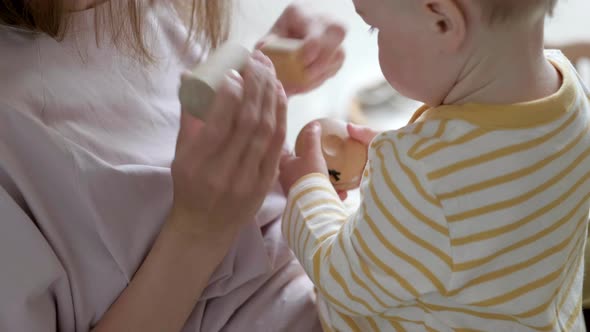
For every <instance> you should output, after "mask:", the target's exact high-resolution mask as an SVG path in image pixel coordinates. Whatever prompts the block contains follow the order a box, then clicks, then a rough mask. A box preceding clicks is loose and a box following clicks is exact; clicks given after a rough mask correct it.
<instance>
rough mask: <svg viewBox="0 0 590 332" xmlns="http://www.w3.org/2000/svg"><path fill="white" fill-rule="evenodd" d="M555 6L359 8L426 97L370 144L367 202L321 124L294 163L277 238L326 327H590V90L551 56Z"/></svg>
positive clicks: (406, 3) (285, 174)
mask: <svg viewBox="0 0 590 332" xmlns="http://www.w3.org/2000/svg"><path fill="white" fill-rule="evenodd" d="M555 2H556V0H518V1H516V0H354V4H355V6H356V9H357V11H358V13H359V15H361V16H362V17H363V19H364V20H365V21H366V22H367V23H368V24H369V25H371V26H372V27H374V29H375V30H376V31H378V34H379V36H378V43H379V60H380V63H381V68H382V71H383V74H384V75H385V77H386V78H387V80H388V81H389V83H390V84H391V85H392V86H393V87H394V88H395V89H397V90H398V91H400V92H401V93H402V94H404V95H406V96H407V97H410V98H413V99H416V100H420V101H422V102H424V104H425V105H424V106H423V107H422V108H420V109H419V110H418V111H417V112H416V114H415V115H414V116H413V118H412V120H411V122H410V124H409V125H408V126H406V127H405V128H402V129H400V130H396V131H389V132H385V133H381V134H379V135H376V137H375V135H374V134H373V135H367V133H368V131H367V130H366V129H359V128H354V127H349V131H350V133H351V135H352V136H353V137H357V138H358V139H359V140H363V141H364V142H366V143H367V144H369V142H370V146H368V148H369V162H368V164H367V166H366V168H365V172H364V174H363V180H362V183H361V195H362V198H361V205H360V207H359V209H358V210H357V211H356V212H355V213H353V214H352V215H350V214H348V213H347V212H346V209H345V207H344V205H343V204H342V202H341V201H340V200H339V199H338V194H337V193H336V191H335V190H334V189H333V188H332V186H331V184H330V181H329V178H328V176H327V175H328V173H327V170H326V167H325V162H324V160H323V157H322V154H321V148H320V128H318V126H317V125H316V126H314V125H312V126H309V127H308V128H307V129H306V130H305V131H304V134H303V135H304V136H303V139H304V145H305V148H304V149H303V150H304V152H302V153H301V154H300V155H298V156H285V157H284V158H283V161H282V165H281V182H282V184H283V187H284V188H285V189H286V190H288V191H289V201H288V207H287V210H286V212H285V215H284V219H283V233H284V236H285V238H286V239H287V241H288V243H289V245H290V247H291V248H292V250H293V251H294V252H295V254H296V255H297V257H298V258H299V260H300V262H301V263H302V265H303V267H304V268H305V270H306V271H307V273H308V275H309V277H310V278H311V279H312V281H313V282H314V284H315V285H316V287H317V290H318V297H319V299H318V306H319V311H320V314H321V317H322V320H323V326H324V329H325V330H326V331H363V332H364V331H584V330H585V327H584V322H583V317H582V315H581V303H582V281H583V280H582V279H583V270H584V261H583V252H584V246H585V241H586V236H585V235H586V230H587V223H588V222H587V220H588V210H589V209H590V202H589V199H590V134H589V132H588V130H589V123H590V118H589V111H590V103H589V100H588V98H589V93H588V91H587V90H585V88H584V87H583V85H582V83H581V81H580V79H579V77H578V76H577V74H576V72H575V70H574V68H573V67H572V65H571V64H570V63H569V61H568V60H567V59H566V58H565V57H564V56H563V55H562V54H561V53H560V52H557V51H544V49H543V30H544V22H545V17H546V16H547V14H548V13H550V12H551V11H552V10H553V7H554V6H555Z"/></svg>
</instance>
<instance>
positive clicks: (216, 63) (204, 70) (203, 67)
mask: <svg viewBox="0 0 590 332" xmlns="http://www.w3.org/2000/svg"><path fill="white" fill-rule="evenodd" d="M249 57H250V52H249V51H248V50H247V49H246V48H244V47H242V46H240V45H238V44H234V43H226V44H224V45H222V46H221V47H219V48H218V49H216V50H215V51H214V52H212V53H211V54H210V55H209V57H208V58H207V60H206V61H205V62H204V63H202V64H200V65H198V66H197V67H196V68H195V69H194V70H193V71H192V73H191V74H190V75H185V76H183V77H182V80H181V85H180V91H179V97H180V103H181V105H182V107H183V109H185V110H186V111H188V112H190V113H191V114H192V115H194V116H196V117H197V118H200V119H205V116H206V114H205V112H207V110H209V107H210V105H211V103H212V102H213V100H214V99H215V94H216V91H217V89H218V88H219V87H220V86H221V84H222V83H223V80H224V78H225V76H226V74H227V73H228V72H229V71H231V70H235V71H238V72H239V71H241V70H242V69H243V68H244V66H245V65H246V63H247V61H248V58H249Z"/></svg>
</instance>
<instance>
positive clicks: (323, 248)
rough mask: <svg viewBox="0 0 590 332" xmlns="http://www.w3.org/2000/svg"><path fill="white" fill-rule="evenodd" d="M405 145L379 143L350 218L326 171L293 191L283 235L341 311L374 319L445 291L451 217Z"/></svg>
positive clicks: (394, 140) (393, 138) (389, 138)
mask: <svg viewBox="0 0 590 332" xmlns="http://www.w3.org/2000/svg"><path fill="white" fill-rule="evenodd" d="M401 140H404V139H401ZM402 143H404V142H401V141H400V139H399V138H398V137H397V133H386V134H384V135H381V136H380V137H378V138H377V139H376V140H375V141H374V143H373V144H372V147H371V151H370V153H369V167H368V169H367V172H366V173H365V176H364V178H363V184H362V187H361V191H362V202H361V206H360V208H359V209H358V211H357V212H356V213H355V214H353V215H352V216H349V215H347V213H346V212H345V208H344V205H343V204H342V202H341V201H340V200H339V199H338V195H337V194H336V192H335V191H334V189H333V188H332V185H331V184H330V181H329V179H327V178H326V177H325V176H324V175H321V174H312V175H308V176H307V177H305V178H303V179H301V180H300V181H299V182H298V183H297V184H296V185H295V186H293V188H292V189H291V192H290V194H289V202H288V206H287V210H286V213H285V216H284V222H283V233H284V236H285V238H286V239H287V241H288V243H289V245H290V247H291V248H292V249H293V251H294V252H295V255H296V256H297V257H298V259H299V261H300V262H301V263H302V265H303V267H304V269H305V270H306V271H307V274H308V275H309V276H310V278H311V279H312V281H313V282H314V284H315V285H316V287H317V288H318V291H319V292H320V294H321V295H322V296H323V297H324V299H325V300H326V301H328V302H329V303H331V304H332V305H333V306H335V307H336V308H337V309H338V310H339V311H342V312H343V313H347V314H351V315H361V316H372V315H376V314H379V313H382V312H385V311H387V310H388V309H392V308H396V307H400V306H403V305H404V304H409V303H412V302H413V301H415V300H416V299H418V298H420V297H421V296H422V295H424V294H427V293H440V294H444V293H445V292H446V287H447V284H448V282H449V279H450V275H451V267H452V260H451V256H450V242H449V234H448V228H447V224H446V220H445V218H444V215H443V213H442V210H441V208H440V204H439V202H438V200H437V199H436V198H435V197H434V196H433V195H432V194H431V193H430V191H429V190H428V185H427V182H426V180H425V176H423V175H422V174H421V173H422V172H421V171H420V170H421V167H420V165H419V163H418V162H417V161H415V160H412V159H411V158H409V157H407V154H406V153H405V151H407V149H404V148H402V147H401V146H403V145H404V144H402ZM405 143H408V142H405ZM410 143H411V142H410ZM405 145H407V144H405Z"/></svg>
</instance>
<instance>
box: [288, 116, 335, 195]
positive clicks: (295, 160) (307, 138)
mask: <svg viewBox="0 0 590 332" xmlns="http://www.w3.org/2000/svg"><path fill="white" fill-rule="evenodd" d="M300 135H301V138H300V139H301V140H302V143H301V144H302V145H301V146H302V148H301V150H300V153H301V154H300V155H297V156H295V155H293V154H283V156H282V157H281V166H280V175H279V180H280V182H281V186H282V187H283V191H284V192H285V193H287V194H288V193H289V190H291V187H292V186H293V185H294V184H295V183H296V182H297V181H299V179H301V178H302V177H304V176H306V175H308V174H312V173H320V174H324V175H325V176H326V177H327V176H328V168H327V166H326V160H325V159H324V155H323V154H322V146H321V145H322V143H321V136H322V133H321V127H320V125H319V124H318V123H317V122H312V123H310V124H308V125H307V126H306V127H305V128H303V130H302V132H301V134H300Z"/></svg>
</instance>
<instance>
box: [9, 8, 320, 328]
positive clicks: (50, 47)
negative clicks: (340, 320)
mask: <svg viewBox="0 0 590 332" xmlns="http://www.w3.org/2000/svg"><path fill="white" fill-rule="evenodd" d="M93 17H94V15H93V10H87V11H84V12H80V13H77V14H75V15H74V24H73V25H72V26H73V27H75V29H74V30H76V31H75V33H73V34H70V35H68V36H66V38H65V40H64V41H61V42H57V41H55V40H53V39H51V38H49V37H47V36H44V35H37V34H33V33H30V32H26V31H22V30H18V29H13V28H9V27H1V26H0V213H1V214H0V266H1V268H0V331H27V332H34V331H44V332H45V331H87V330H89V329H90V328H91V327H92V326H94V325H95V324H96V323H97V322H98V321H99V320H100V318H101V316H102V315H103V314H104V313H105V312H106V310H107V309H108V308H109V306H110V305H111V304H112V303H113V302H114V301H115V299H116V298H117V296H118V295H119V294H120V293H121V292H122V291H123V289H124V288H125V287H126V286H127V284H128V283H129V281H130V279H131V278H132V276H133V274H134V272H135V271H136V270H137V269H138V267H139V266H140V264H141V262H142V260H143V258H144V257H145V256H146V254H147V253H148V251H149V249H150V247H151V245H152V242H153V241H154V239H155V237H156V235H157V234H158V231H159V230H160V227H161V225H162V223H163V221H164V220H165V218H166V216H167V212H168V210H169V208H170V205H171V199H172V182H171V176H170V169H169V166H170V162H171V160H172V158H173V153H174V147H175V140H176V135H177V131H178V118H179V108H180V107H179V102H178V98H177V90H178V83H179V76H180V72H181V71H182V70H183V69H186V68H190V67H191V66H192V65H194V64H195V63H197V62H198V61H199V60H200V56H201V54H202V52H201V51H200V49H199V48H197V47H195V48H193V49H191V50H190V51H189V52H183V49H184V48H183V47H184V41H185V38H186V36H187V32H186V30H185V29H184V27H183V26H182V25H181V24H180V23H179V22H178V21H177V20H176V19H175V18H174V16H173V15H172V14H171V13H170V12H168V10H167V9H165V8H160V7H157V8H154V9H153V10H151V11H150V12H149V14H148V18H147V27H146V39H147V41H148V43H149V45H150V49H151V50H152V51H153V54H154V55H155V56H156V58H157V63H156V64H154V65H142V64H140V63H138V62H137V61H135V60H134V59H132V58H130V57H129V56H126V55H125V54H124V53H122V52H120V51H118V50H116V49H115V48H114V47H113V45H112V44H111V43H110V42H109V40H103V42H102V43H101V45H100V47H98V46H97V45H96V43H95V39H94V36H95V32H94V30H93V28H92V27H93V23H92V20H93ZM284 207H285V197H284V195H283V193H282V192H281V190H280V188H279V186H275V189H274V190H273V191H272V192H270V193H269V194H268V196H267V198H266V200H265V202H264V205H263V207H262V208H261V209H260V211H259V213H258V215H257V216H256V220H252V224H251V225H250V226H249V227H247V228H245V229H244V231H243V232H242V233H241V235H240V236H239V239H238V240H237V241H236V243H235V245H234V247H233V249H232V250H231V251H230V253H229V254H228V255H227V257H226V258H225V259H224V261H223V262H222V264H221V265H220V266H219V267H218V269H217V271H216V272H215V273H214V275H213V276H212V277H211V280H210V281H209V285H208V287H207V288H206V290H205V292H204V293H203V295H202V297H201V300H200V301H199V302H198V304H197V306H196V307H195V309H194V311H193V313H192V315H191V317H190V319H189V321H188V322H187V324H186V326H185V328H184V331H207V332H208V331H320V330H321V329H320V327H319V323H318V321H317V315H316V312H315V307H314V303H313V302H314V301H313V291H312V289H313V287H312V285H311V283H310V282H309V280H308V279H307V277H306V276H305V274H304V272H303V271H302V270H301V268H300V266H299V265H298V263H297V262H296V260H295V259H294V258H293V256H292V254H291V252H290V250H289V249H288V248H287V246H286V245H285V242H284V241H283V239H282V234H281V231H280V225H279V222H280V217H281V214H282V212H283V209H284Z"/></svg>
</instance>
